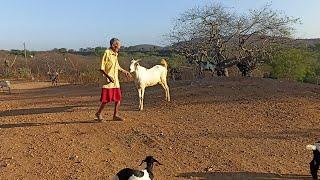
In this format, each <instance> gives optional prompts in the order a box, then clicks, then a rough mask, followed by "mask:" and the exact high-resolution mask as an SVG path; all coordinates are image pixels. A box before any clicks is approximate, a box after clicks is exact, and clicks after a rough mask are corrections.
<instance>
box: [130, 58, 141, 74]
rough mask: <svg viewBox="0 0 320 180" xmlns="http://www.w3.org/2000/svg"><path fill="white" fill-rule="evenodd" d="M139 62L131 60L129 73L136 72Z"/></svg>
mask: <svg viewBox="0 0 320 180" xmlns="http://www.w3.org/2000/svg"><path fill="white" fill-rule="evenodd" d="M140 60H141V59H138V60H134V59H133V58H132V60H131V64H130V68H129V70H130V73H133V72H135V71H136V69H137V66H138V65H139V61H140Z"/></svg>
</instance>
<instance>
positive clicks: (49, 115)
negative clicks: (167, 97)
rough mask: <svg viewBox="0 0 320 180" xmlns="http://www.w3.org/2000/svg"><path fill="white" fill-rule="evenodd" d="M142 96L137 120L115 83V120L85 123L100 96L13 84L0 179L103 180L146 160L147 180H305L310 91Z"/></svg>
mask: <svg viewBox="0 0 320 180" xmlns="http://www.w3.org/2000/svg"><path fill="white" fill-rule="evenodd" d="M170 88H171V97H172V101H171V102H165V101H164V92H163V90H162V89H161V87H160V86H156V87H152V88H148V89H147V90H146V96H145V109H144V111H141V112H140V111H137V109H138V98H137V92H136V90H135V89H134V86H133V83H124V84H122V90H123V102H122V107H121V109H122V112H121V115H122V117H124V118H125V121H123V122H119V121H111V114H112V108H113V106H111V105H109V106H108V107H107V109H106V111H105V114H104V117H105V118H106V120H105V121H104V122H102V123H97V122H95V121H93V119H94V113H95V112H96V110H97V108H98V106H99V101H98V100H99V96H100V87H98V86H80V85H61V86H59V87H50V83H48V82H33V83H27V82H13V90H12V92H13V93H12V94H11V95H8V94H6V93H5V92H2V93H0V179H32V180H34V179H111V177H113V175H114V174H116V173H117V172H118V171H119V170H120V169H122V168H124V167H132V168H137V169H143V168H144V166H143V167H142V166H141V167H139V166H138V165H139V164H140V162H141V160H142V159H144V158H145V156H147V155H153V156H154V157H156V158H157V159H158V160H159V161H160V162H161V163H162V164H163V165H161V166H155V167H154V174H155V179H166V180H171V179H219V180H220V179H305V178H310V177H309V164H308V163H309V162H310V160H311V158H312V152H310V151H307V150H306V148H305V146H306V145H307V144H310V143H313V142H315V140H317V139H318V138H319V132H320V131H319V130H320V123H319V122H320V95H319V92H320V86H316V85H309V84H300V83H294V82H286V81H277V80H271V79H258V78H215V79H213V80H208V81H194V82H191V81H177V82H171V83H170Z"/></svg>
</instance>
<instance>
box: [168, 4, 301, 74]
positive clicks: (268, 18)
mask: <svg viewBox="0 0 320 180" xmlns="http://www.w3.org/2000/svg"><path fill="white" fill-rule="evenodd" d="M298 21H299V19H297V18H291V17H288V16H286V15H285V14H283V13H281V12H278V11H275V10H272V9H271V8H270V5H265V6H264V7H263V8H260V9H255V10H250V11H249V12H248V13H246V14H239V13H237V12H235V11H233V9H232V8H226V7H224V6H222V5H221V4H212V5H207V6H204V7H196V8H193V9H190V10H187V11H186V12H184V13H183V14H182V15H181V17H180V18H178V19H176V20H175V24H174V26H173V28H172V30H171V32H170V33H169V36H168V37H169V40H170V41H171V43H172V44H173V47H174V49H175V50H176V51H178V52H179V53H182V54H184V55H185V56H186V58H187V59H188V60H189V61H203V60H208V61H212V62H215V63H216V64H217V70H218V71H223V70H224V69H225V68H227V67H229V66H233V65H237V67H238V68H239V70H240V71H241V72H242V75H248V74H249V73H250V72H251V71H252V70H253V69H254V68H255V67H256V66H257V64H259V62H263V60H264V59H265V58H267V57H268V56H269V55H270V52H271V51H272V50H273V49H272V47H274V45H275V44H277V43H280V42H283V41H284V40H286V39H287V38H288V37H290V35H291V32H292V30H293V28H292V26H293V24H295V23H297V22H298ZM220 74H221V73H220ZM222 74H223V73H222Z"/></svg>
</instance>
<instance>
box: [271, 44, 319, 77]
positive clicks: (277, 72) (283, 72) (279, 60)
mask: <svg viewBox="0 0 320 180" xmlns="http://www.w3.org/2000/svg"><path fill="white" fill-rule="evenodd" d="M269 65H270V66H271V77H273V78H281V79H288V80H296V81H310V80H311V79H312V77H314V76H316V75H317V74H316V69H315V68H316V67H317V66H318V65H319V62H318V61H317V60H316V58H315V57H314V54H313V53H311V52H308V51H306V50H303V49H284V50H281V51H279V52H278V53H276V54H275V55H274V57H273V58H272V60H271V61H270V62H269Z"/></svg>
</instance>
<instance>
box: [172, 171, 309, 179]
mask: <svg viewBox="0 0 320 180" xmlns="http://www.w3.org/2000/svg"><path fill="white" fill-rule="evenodd" d="M177 177H180V178H187V179H201V180H233V179H239V180H271V179H281V180H282V179H283V180H284V179H311V176H308V175H298V174H274V173H255V172H207V173H205V172H189V173H182V174H179V175H178V176H177Z"/></svg>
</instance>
